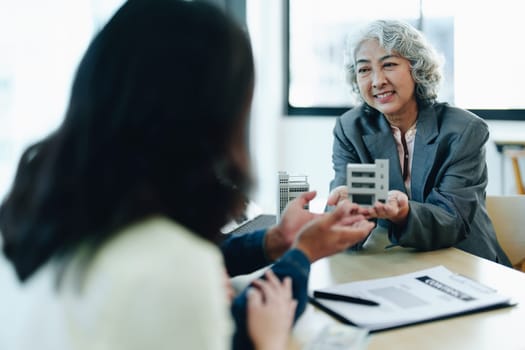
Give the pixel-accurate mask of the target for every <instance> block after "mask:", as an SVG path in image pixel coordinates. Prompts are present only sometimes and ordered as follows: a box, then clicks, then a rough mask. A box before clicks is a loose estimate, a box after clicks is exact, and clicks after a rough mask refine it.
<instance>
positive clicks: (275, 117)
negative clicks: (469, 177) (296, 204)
mask: <svg viewBox="0 0 525 350" xmlns="http://www.w3.org/2000/svg"><path fill="white" fill-rule="evenodd" d="M247 12H248V27H249V30H250V36H251V39H252V44H253V48H254V54H255V61H256V70H257V82H256V92H255V99H254V104H253V108H252V130H251V131H252V133H251V135H252V146H251V147H252V154H253V158H254V159H253V161H254V169H255V174H256V175H257V179H258V187H257V189H256V191H255V192H254V200H255V201H256V202H258V203H259V204H260V205H261V206H262V208H263V209H264V210H265V211H268V212H275V210H276V196H277V171H278V170H284V171H287V172H288V173H290V174H296V175H299V174H301V175H308V180H309V183H310V187H311V189H315V190H317V191H318V193H319V197H324V198H326V196H327V194H328V186H329V182H330V180H331V179H332V176H333V172H332V165H331V153H332V128H333V126H334V123H335V118H334V117H297V116H293V117H287V116H284V115H283V109H282V105H283V96H284V92H283V80H284V77H283V74H282V72H283V66H282V64H283V59H282V57H283V49H284V42H283V35H282V32H281V30H284V28H282V24H281V22H282V21H280V20H279V19H280V18H281V16H282V15H283V11H282V2H281V0H265V1H261V0H248V1H247ZM502 93H504V92H502ZM524 98H525V96H524ZM488 125H489V129H490V132H491V138H490V139H489V141H488V143H487V164H488V168H489V183H488V187H487V193H488V194H501V193H505V194H510V193H514V191H515V188H514V181H513V177H512V169H511V167H510V162H509V161H508V160H505V162H504V173H505V185H504V188H503V192H502V185H501V184H502V182H501V174H502V172H501V158H500V155H499V154H498V153H497V152H496V147H495V146H494V143H493V140H494V139H495V138H498V139H501V138H508V139H525V122H513V121H488Z"/></svg>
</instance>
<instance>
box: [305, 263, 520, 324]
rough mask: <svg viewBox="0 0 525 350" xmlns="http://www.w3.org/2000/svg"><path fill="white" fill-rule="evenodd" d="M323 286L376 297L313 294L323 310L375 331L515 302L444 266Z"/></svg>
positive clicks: (339, 291) (333, 289)
mask: <svg viewBox="0 0 525 350" xmlns="http://www.w3.org/2000/svg"><path fill="white" fill-rule="evenodd" d="M319 291H322V292H329V293H334V294H338V295H348V296H352V297H357V298H361V299H366V300H371V301H374V302H377V303H378V304H379V306H369V305H360V304H355V303H350V302H347V301H333V300H325V299H320V298H313V297H311V302H312V303H313V304H314V305H317V306H319V307H320V308H321V309H323V310H324V311H326V312H328V313H330V314H332V315H333V316H335V317H337V318H339V319H341V320H342V321H344V322H347V323H350V324H353V325H355V326H358V327H363V328H366V329H368V330H369V331H370V332H373V331H379V330H385V329H389V328H395V327H399V326H404V325H409V324H414V323H419V322H425V321H430V320H435V319H440V318H445V317H450V316H454V315H460V314H464V313H469V312H474V311H481V310H483V309H486V308H491V307H498V306H501V307H503V306H510V305H511V302H510V298H509V297H506V296H504V295H501V294H499V293H498V292H497V291H496V290H495V289H492V288H490V287H488V286H485V285H482V284H480V283H478V282H476V281H473V280H472V279H469V278H467V277H464V276H462V275H459V274H456V273H454V272H452V271H450V270H448V269H447V268H445V267H444V266H436V267H433V268H430V269H426V270H420V271H417V272H412V273H408V274H404V275H399V276H394V277H387V278H380V279H374V280H368V281H358V282H350V283H345V284H340V285H336V286H333V287H328V288H323V289H319Z"/></svg>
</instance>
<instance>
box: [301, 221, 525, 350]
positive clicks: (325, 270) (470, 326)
mask: <svg viewBox="0 0 525 350" xmlns="http://www.w3.org/2000/svg"><path fill="white" fill-rule="evenodd" d="M372 238H373V239H372V240H371V241H370V242H369V243H368V244H367V245H366V246H365V249H364V250H362V251H359V252H348V253H346V252H345V253H342V254H338V255H335V256H333V257H330V258H325V259H322V260H319V261H317V262H316V263H314V264H313V265H312V271H311V278H310V281H309V288H310V289H315V288H322V287H327V286H331V285H334V284H340V283H345V282H351V281H358V280H365V279H373V278H381V277H388V276H392V275H396V274H404V273H408V272H413V271H416V270H420V269H424V268H429V267H433V266H436V265H444V266H445V267H447V268H449V269H450V270H452V271H454V272H458V273H460V274H463V275H465V276H468V277H470V278H473V279H475V280H477V281H479V282H481V283H485V284H487V285H490V286H492V287H494V288H496V289H498V290H499V291H500V292H501V293H502V294H505V295H509V296H511V297H512V298H513V299H515V300H516V301H517V302H518V305H516V306H513V307H509V308H504V309H498V310H492V311H484V312H480V313H476V314H471V315H463V316H459V317H455V318H450V319H446V320H440V321H433V322H429V323H424V324H419V325H413V326H407V327H403V328H399V329H394V330H388V331H383V332H378V333H374V334H370V335H369V344H368V347H367V349H369V350H376V349H377V350H384V349H404V350H410V349H417V350H423V349H425V350H427V349H430V350H431V349H447V350H456V349H457V350H469V349H476V350H482V349H487V350H494V349H497V350H508V349H511V350H513V349H525V273H522V272H519V271H517V270H513V269H510V268H507V267H505V266H502V265H499V264H496V263H494V262H491V261H488V260H485V259H482V258H479V257H476V256H474V255H471V254H468V253H465V252H463V251H461V250H459V249H456V248H448V249H441V250H437V251H432V252H415V251H413V250H412V249H406V248H400V247H394V248H389V249H385V246H386V245H387V244H388V242H387V239H386V235H385V233H384V232H381V231H378V232H375V233H374V234H373V236H372ZM331 322H332V323H333V322H338V321H336V320H335V319H333V318H331V317H330V316H328V315H327V314H326V313H324V312H323V311H321V310H318V309H317V308H315V307H314V306H312V305H309V306H308V307H307V310H306V311H305V313H304V314H303V315H302V316H301V318H300V319H299V321H298V322H297V324H296V326H295V328H294V345H293V346H292V347H295V348H302V347H303V346H304V345H305V344H306V343H307V342H308V341H310V340H311V339H313V337H314V336H315V335H316V334H317V333H318V332H319V331H320V330H321V329H322V327H323V326H324V325H326V324H328V323H331Z"/></svg>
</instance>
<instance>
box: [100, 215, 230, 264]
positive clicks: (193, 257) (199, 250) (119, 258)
mask: <svg viewBox="0 0 525 350" xmlns="http://www.w3.org/2000/svg"><path fill="white" fill-rule="evenodd" d="M125 261H127V263H129V264H135V263H134V262H135V261H137V262H139V264H141V263H140V261H142V262H144V261H148V262H149V263H148V264H150V266H151V267H154V266H153V265H156V264H158V266H157V267H158V268H162V267H164V266H165V264H183V265H185V266H190V265H197V266H193V268H197V267H198V266H202V267H205V266H206V263H213V264H214V265H216V264H219V265H220V264H221V263H222V255H221V254H220V251H219V249H218V248H217V247H216V246H215V245H214V244H212V243H211V242H209V241H207V240H205V239H203V238H201V237H199V236H198V235H197V234H195V233H193V232H191V231H190V230H189V229H187V228H186V227H184V226H182V225H180V224H178V223H177V222H174V221H172V220H169V219H167V218H163V217H153V218H149V219H146V220H143V221H141V222H138V223H136V224H133V225H131V226H129V227H127V228H125V229H123V230H122V231H120V232H118V233H116V234H115V236H114V238H113V239H111V240H110V241H109V242H107V244H105V245H104V246H102V248H101V250H100V253H98V254H97V256H96V259H95V263H97V262H98V263H101V264H107V265H109V266H112V265H123V264H124V263H123V262H125ZM172 266H173V265H172Z"/></svg>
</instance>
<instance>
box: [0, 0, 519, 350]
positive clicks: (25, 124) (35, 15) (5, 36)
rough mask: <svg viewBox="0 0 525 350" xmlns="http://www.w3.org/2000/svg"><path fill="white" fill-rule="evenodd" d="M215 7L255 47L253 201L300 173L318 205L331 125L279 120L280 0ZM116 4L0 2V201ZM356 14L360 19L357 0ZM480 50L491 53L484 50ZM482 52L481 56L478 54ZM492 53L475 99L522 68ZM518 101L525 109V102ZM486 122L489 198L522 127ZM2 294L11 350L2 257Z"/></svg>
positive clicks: (12, 307)
mask: <svg viewBox="0 0 525 350" xmlns="http://www.w3.org/2000/svg"><path fill="white" fill-rule="evenodd" d="M210 1H212V0H210ZM215 1H216V2H218V3H221V4H222V5H223V6H229V5H230V4H232V3H233V2H235V1H238V3H240V4H241V5H240V6H245V8H244V10H245V13H246V24H247V26H248V29H249V32H250V37H251V40H252V43H253V49H254V54H255V61H256V74H257V82H256V90H255V98H254V102H253V108H252V123H251V150H252V154H253V166H254V173H255V174H256V176H257V184H258V185H257V187H256V188H255V190H254V193H253V199H254V200H255V201H256V202H257V203H259V205H260V206H261V207H262V208H263V209H264V210H265V211H266V212H275V210H276V208H277V198H278V195H277V190H278V186H277V178H278V177H277V174H278V171H280V170H284V171H287V172H288V173H289V174H305V175H307V176H308V181H309V183H310V188H311V189H316V190H318V192H319V196H320V197H322V198H324V197H326V196H327V194H328V184H329V181H330V180H331V177H332V170H331V159H330V157H331V147H332V127H333V125H334V122H335V117H334V116H324V115H317V116H316V115H313V116H312V115H308V116H301V115H294V116H293V117H292V116H288V115H287V114H286V110H285V108H284V107H283V106H284V105H285V95H286V91H285V89H286V87H287V86H286V74H285V71H286V68H285V66H284V64H285V63H284V60H283V57H284V56H285V49H286V42H285V35H284V33H285V31H286V27H285V23H284V20H283V19H284V18H285V13H284V9H285V7H284V6H283V0H246V1H240V0H233V2H230V1H227V0H215ZM304 1H307V0H304ZM469 1H470V0H469ZM469 1H462V2H460V3H458V6H461V5H464V6H468V5H467V4H468V3H469ZM502 2H508V3H510V4H512V5H516V4H517V3H518V1H512V0H498V1H497V2H496V1H495V2H494V3H497V4H499V6H500V7H501V8H505V6H503V5H502ZM121 3H122V0H17V1H12V0H0V125H1V127H0V195H2V196H3V195H4V194H5V191H6V190H7V188H8V186H9V184H10V182H11V180H12V176H13V173H14V170H15V166H16V162H17V160H18V157H19V155H20V152H21V151H22V149H23V148H25V147H26V146H27V145H28V144H30V143H31V142H33V141H35V140H37V139H39V138H41V137H42V136H44V135H46V134H47V133H48V132H50V131H51V130H53V129H54V128H55V127H56V126H57V125H58V124H59V123H60V122H61V120H62V117H63V114H64V109H65V107H66V103H67V100H68V97H69V88H70V83H71V78H72V76H73V74H74V72H75V69H76V66H77V64H78V61H79V59H80V57H81V56H82V54H83V52H84V50H85V48H86V46H87V44H88V43H89V40H90V39H91V38H92V36H93V34H94V33H95V32H96V31H97V29H98V28H100V26H101V25H103V24H104V23H105V21H106V20H107V19H108V17H109V16H110V15H111V14H112V13H113V11H114V10H115V9H116V8H117V7H118V6H119V5H120V4H121ZM460 4H461V5H460ZM237 5H238V4H237ZM354 6H355V8H356V11H358V7H357V6H358V3H357V2H356V5H354ZM234 8H236V9H237V7H236V6H234ZM234 11H235V10H234ZM510 12H511V13H510V14H512V13H513V11H510ZM514 13H515V15H516V16H519V15H520V14H521V12H519V11H514ZM510 14H509V15H510ZM520 23H521V22H520V21H518V20H516V19H513V20H511V21H509V25H515V26H516V28H515V29H512V27H507V30H514V31H515V32H516V33H517V35H518V37H522V36H523V35H522V34H523V28H522V27H520V25H521V24H520ZM492 24H493V23H492V19H491V18H487V25H488V26H490V25H492ZM519 44H520V43H519V42H515V43H514V45H519ZM486 49H487V50H493V49H494V48H493V47H492V46H487V48H486ZM498 50H499V49H498ZM484 54H486V52H479V55H484ZM497 54H498V55H500V59H499V60H497V61H495V62H493V63H492V64H491V65H489V66H487V67H485V69H484V70H483V71H480V72H479V77H478V81H476V84H477V86H478V87H479V89H480V94H481V91H484V89H486V87H487V85H490V84H491V83H490V81H488V80H487V77H488V76H489V75H490V74H501V72H502V68H503V67H506V66H510V68H511V70H510V72H511V73H512V71H513V70H514V71H516V72H518V71H522V70H523V69H522V64H519V62H517V61H516V60H518V61H519V60H521V59H523V55H521V56H519V57H512V59H513V60H514V61H508V60H507V59H509V57H508V52H507V51H505V50H501V51H499V52H497ZM210 59H213V58H210ZM505 74H508V73H505ZM523 81H524V79H519V78H516V76H513V75H510V76H509V83H508V84H506V85H502V86H498V89H499V90H500V91H501V96H507V95H508V94H509V93H512V94H518V95H525V94H524V93H523V86H522V82H523ZM493 97H494V98H498V96H493ZM523 99H524V104H525V96H523ZM488 124H489V127H490V131H491V140H489V142H488V144H487V162H488V165H489V184H488V193H489V194H500V193H501V192H504V193H513V192H514V183H513V181H511V180H512V177H511V174H512V172H511V167H510V163H509V161H506V162H505V163H504V166H505V168H506V169H505V174H506V176H507V181H506V182H505V184H504V186H503V188H502V187H501V171H500V170H501V169H500V164H501V163H500V156H499V154H498V153H497V152H496V148H495V146H494V144H493V140H494V139H502V138H509V139H525V132H524V131H523V130H525V129H524V127H525V121H505V120H488ZM166 161H170V160H169V159H167V160H166ZM210 200H213V199H210ZM34 283H38V281H35V282H34ZM0 290H2V300H3V303H2V305H1V306H0V324H3V325H10V327H2V328H0V348H1V349H8V348H9V341H10V339H11V337H12V336H13V332H12V330H13V327H16V324H17V322H18V321H19V320H20V319H21V318H22V317H23V314H24V312H30V307H31V306H30V305H27V304H26V303H24V295H23V293H21V292H20V290H19V289H18V288H17V287H16V286H15V284H14V275H13V274H12V271H11V270H10V268H9V266H8V265H6V264H5V263H4V261H3V257H2V258H0ZM42 292H43V293H46V292H49V291H42Z"/></svg>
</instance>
